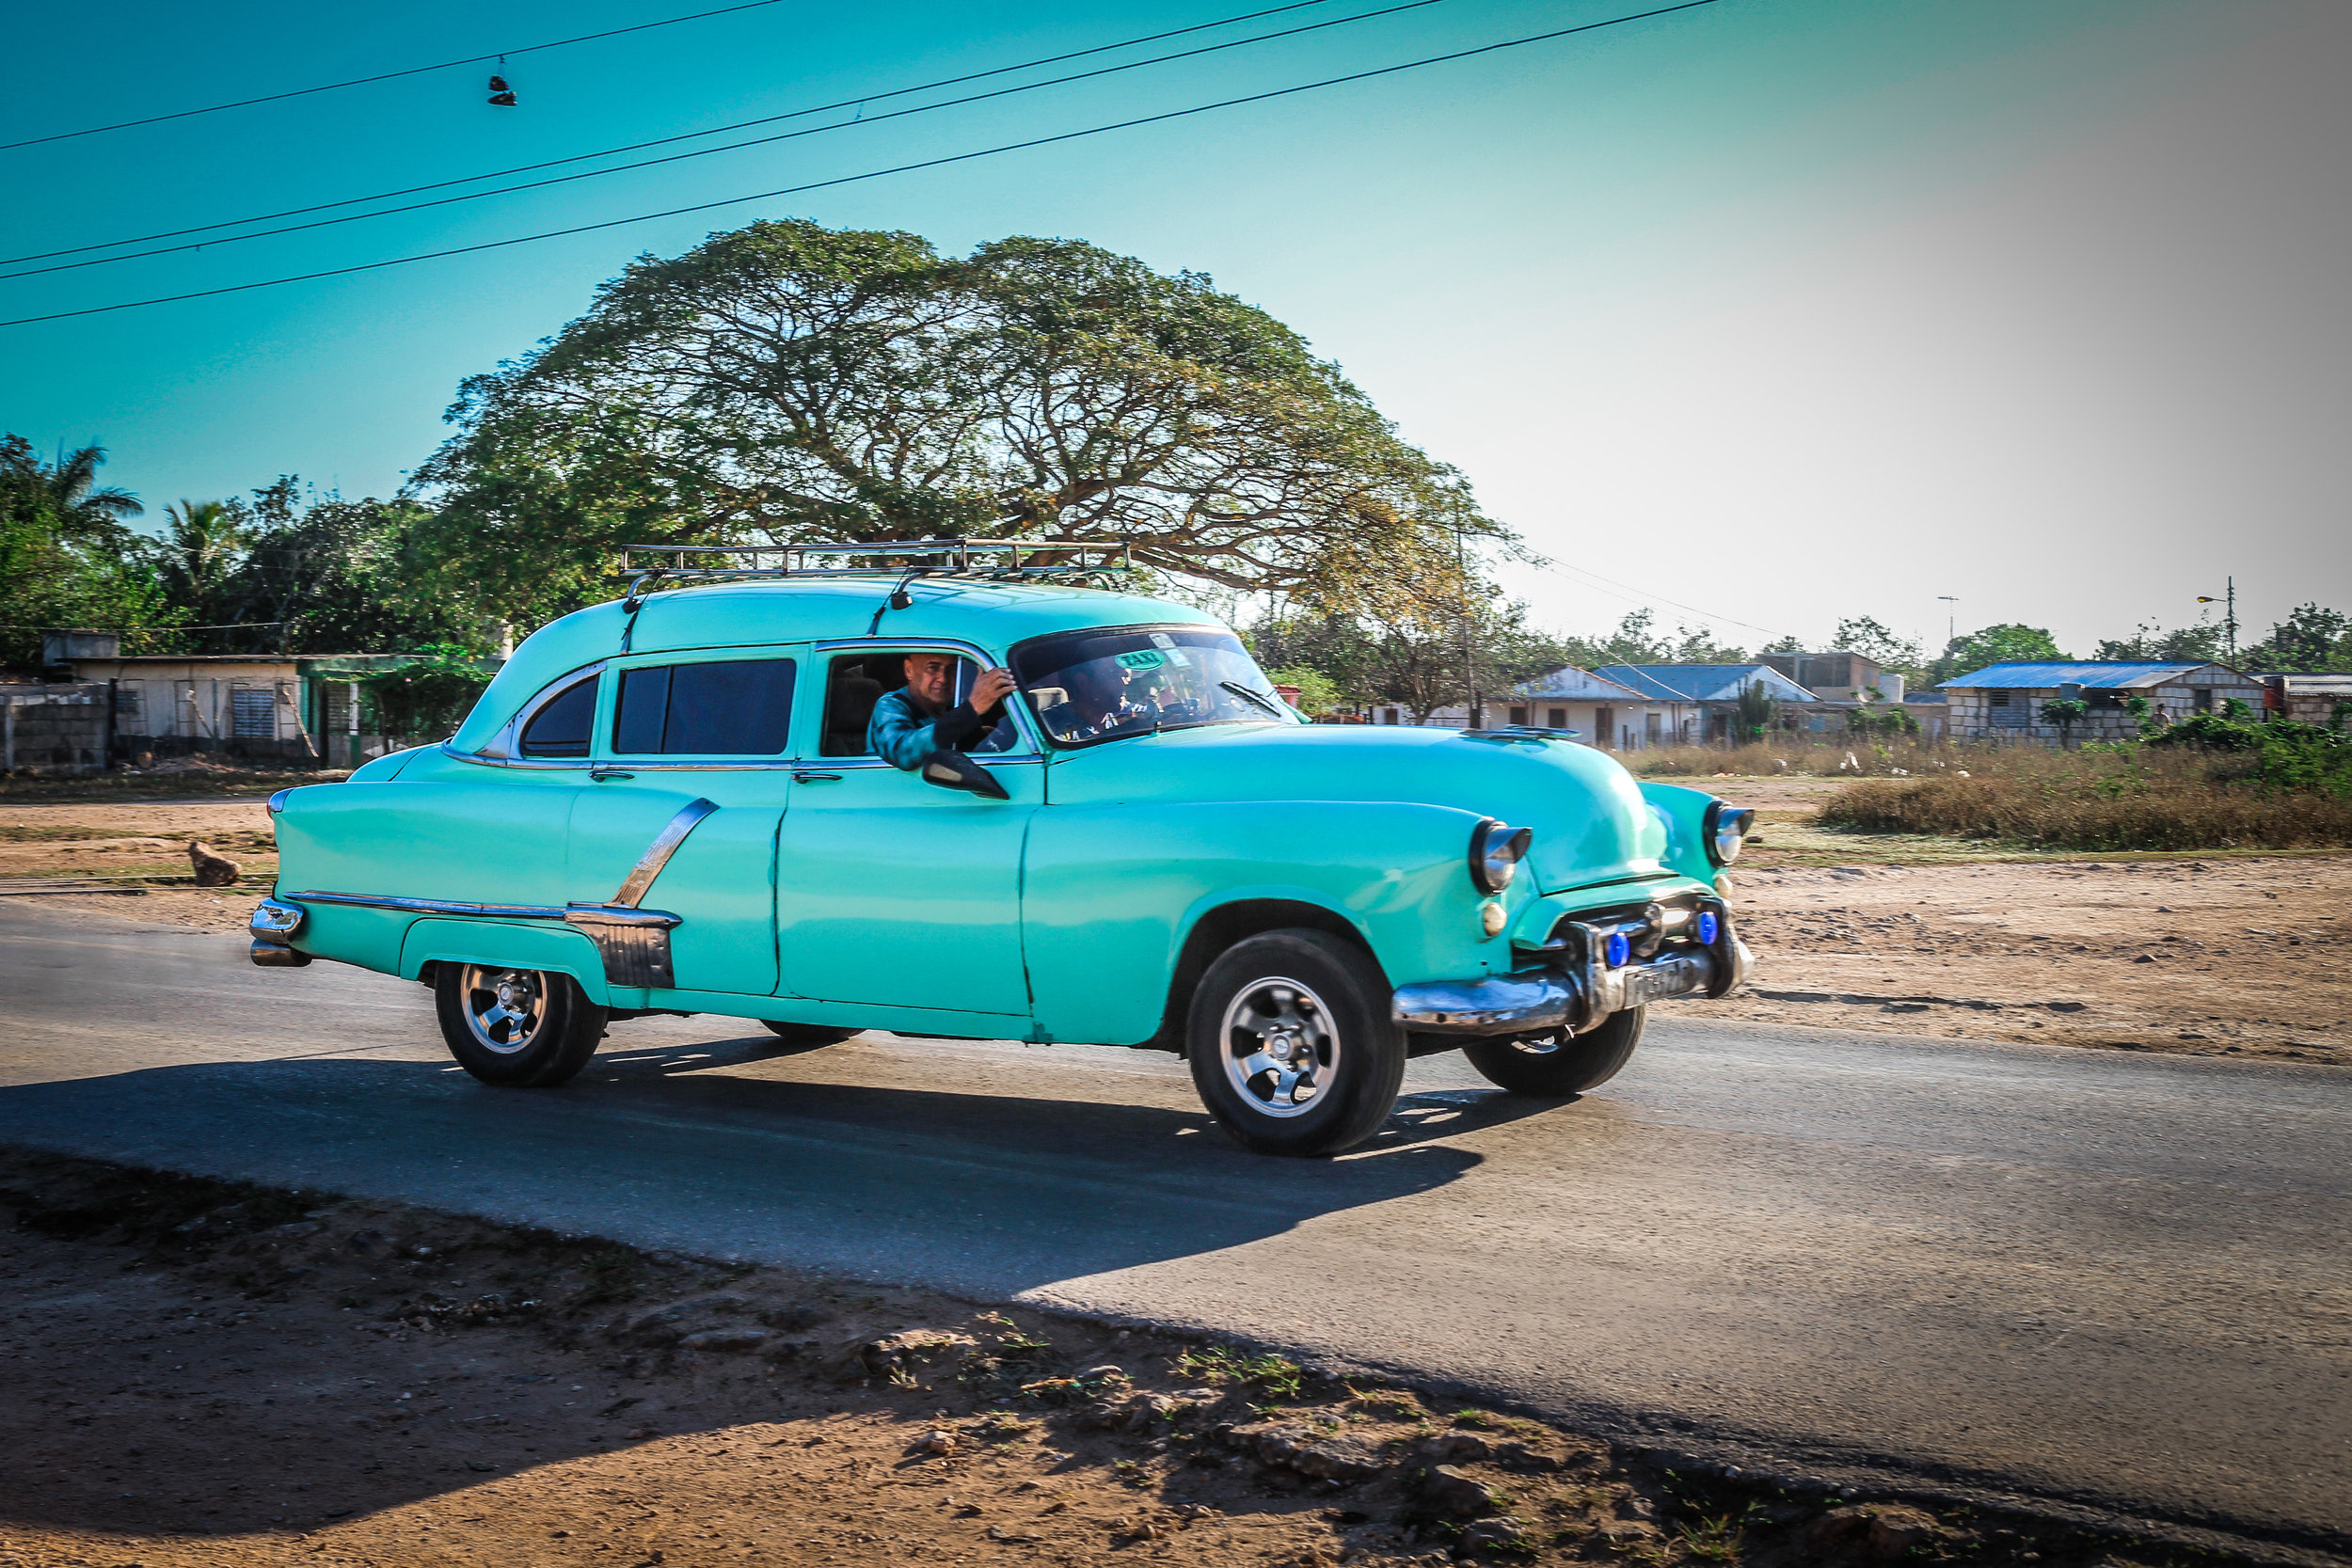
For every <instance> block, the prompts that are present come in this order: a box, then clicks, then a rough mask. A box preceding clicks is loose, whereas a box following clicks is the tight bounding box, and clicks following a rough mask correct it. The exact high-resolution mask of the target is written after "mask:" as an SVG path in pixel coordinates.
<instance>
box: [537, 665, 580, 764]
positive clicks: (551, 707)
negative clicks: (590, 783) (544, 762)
mask: <svg viewBox="0 0 2352 1568" xmlns="http://www.w3.org/2000/svg"><path fill="white" fill-rule="evenodd" d="M595 726H596V676H594V675H590V676H589V677H588V678H587V679H585V680H580V681H575V682H573V683H572V684H571V685H570V686H569V687H567V688H565V689H564V690H563V691H561V692H558V693H557V694H556V696H555V697H554V698H553V699H552V700H551V701H549V702H548V704H547V705H545V706H544V707H542V708H540V709H539V711H538V712H536V713H534V714H532V716H531V722H530V723H528V724H525V725H524V726H523V736H522V744H521V751H522V754H523V755H524V756H527V757H584V756H586V755H587V754H588V732H589V731H590V730H591V729H593V728H595Z"/></svg>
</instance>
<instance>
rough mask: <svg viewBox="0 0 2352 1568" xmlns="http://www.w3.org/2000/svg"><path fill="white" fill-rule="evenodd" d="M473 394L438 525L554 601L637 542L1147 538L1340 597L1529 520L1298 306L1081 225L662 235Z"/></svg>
mask: <svg viewBox="0 0 2352 1568" xmlns="http://www.w3.org/2000/svg"><path fill="white" fill-rule="evenodd" d="M450 417H451V419H452V420H453V422H454V423H455V424H456V425H457V426H458V434H457V435H456V436H454V437H453V438H452V439H451V440H450V441H449V442H448V443H447V444H446V445H445V446H444V447H443V448H442V449H441V450H440V451H439V452H437V454H436V455H435V456H434V457H433V459H432V460H431V462H429V463H428V464H427V465H426V466H425V467H423V468H422V469H421V471H420V474H419V482H420V483H421V485H423V486H425V487H427V488H429V489H434V490H437V491H438V492H439V497H440V504H439V506H438V508H437V513H438V515H437V519H436V520H435V521H434V522H433V523H432V524H431V525H429V527H428V528H427V530H426V531H425V532H426V536H427V538H428V544H429V547H430V549H431V551H432V553H433V554H434V555H435V556H436V557H437V559H438V560H439V561H440V562H442V563H443V565H444V567H445V569H446V578H447V581H448V582H449V584H450V586H451V588H452V590H453V591H455V592H468V593H471V594H476V595H478V596H480V598H481V599H482V601H483V602H485V603H496V604H499V605H501V606H508V607H516V608H522V607H528V608H529V609H530V610H531V612H532V614H533V615H534V616H544V615H546V614H548V613H552V612H554V611H555V610H560V609H563V608H567V607H569V606H570V605H573V604H577V603H581V602H586V601H588V600H591V599H595V598H600V597H603V596H606V595H607V594H609V593H610V592H611V586H610V583H609V579H608V578H606V577H605V573H606V570H607V555H608V552H609V551H610V549H611V548H612V546H615V545H617V544H622V543H633V542H639V541H644V542H651V543H673V544H682V543H707V544H741V543H759V542H775V541H780V540H795V541H809V540H825V541H858V540H882V539H905V538H920V537H926V536H940V535H954V534H974V535H977V534H985V533H988V532H991V531H999V530H1002V531H1016V530H1017V531H1024V532H1028V533H1032V534H1055V535H1062V536H1073V537H1086V538H1093V539H1122V540H1126V541H1128V542H1130V543H1131V545H1132V546H1133V547H1134V550H1135V554H1136V559H1137V560H1138V561H1139V562H1144V563H1147V564H1149V565H1150V566H1152V567H1153V568H1156V569H1159V570H1162V571H1165V572H1168V573H1169V574H1172V575H1174V576H1175V577H1177V578H1184V579H1190V580H1192V581H1194V582H1196V583H1202V584H1215V585H1218V586H1221V587H1223V588H1226V589H1231V590H1239V591H1244V592H1272V593H1278V594H1283V595H1286V596H1287V597H1289V598H1290V599H1292V600H1294V601H1296V602H1299V603H1301V604H1304V605H1307V606H1310V607H1311V608H1314V609H1318V610H1326V609H1327V610H1363V609H1369V608H1372V606H1373V604H1374V603H1375V601H1376V600H1377V598H1378V597H1379V588H1380V584H1382V583H1395V582H1411V581H1415V580H1418V579H1421V578H1430V577H1442V576H1443V575H1444V572H1443V569H1444V568H1446V567H1448V566H1449V565H1450V563H1452V562H1454V560H1456V558H1457V553H1458V539H1459V538H1460V537H1468V538H1470V539H1472V540H1486V541H1502V542H1504V543H1505V544H1506V546H1509V545H1510V544H1511V543H1512V542H1511V541H1510V540H1509V538H1508V535H1507V534H1506V533H1505V531H1503V530H1502V528H1501V527H1499V526H1498V525H1497V524H1495V523H1494V522H1493V521H1491V520H1490V519H1488V518H1487V517H1486V516H1485V515H1483V514H1482V513H1480V512H1479V510H1478V508H1477V506H1476V505H1475V503H1474V502H1473V500H1472V499H1471V498H1470V492H1469V488H1468V486H1467V485H1466V484H1465V483H1464V482H1463V481H1462V479H1461V476H1460V475H1459V474H1457V473H1455V472H1454V470H1453V469H1451V468H1448V467H1445V466H1443V465H1441V464H1438V463H1437V462H1434V461H1433V460H1431V459H1430V458H1429V457H1428V456H1427V455H1426V454H1424V453H1422V451H1419V450H1417V449H1415V448H1413V447H1411V446H1409V445H1407V444H1406V443H1405V442H1404V441H1402V440H1400V439H1398V438H1397V436H1396V435H1395V432H1394V431H1393V429H1392V428H1391V426H1390V424H1389V423H1388V422H1387V421H1386V420H1383V419H1382V418H1381V417H1380V415H1379V413H1378V412H1377V410H1375V408H1374V407H1373V405H1372V404H1371V402H1370V400H1369V399H1367V398H1366V397H1365V396H1364V395H1363V394H1362V393H1361V392H1360V391H1359V390H1358V389H1357V388H1355V387H1353V386H1352V385H1350V384H1349V383H1348V381H1347V380H1346V379H1345V377H1343V375H1342V374H1341V373H1340V371H1339V369H1338V367H1337V366H1335V365H1333V364H1331V363H1330V362H1328V361H1327V360H1322V359H1318V358H1316V357H1315V356H1313V355H1312V354H1311V353H1310V352H1309V350H1308V346H1307V343H1306V342H1305V341H1304V340H1303V339H1301V338H1300V337H1299V336H1298V335H1297V334H1296V333H1295V332H1293V331H1291V330H1290V329H1289V328H1288V327H1286V326H1284V325H1282V324H1281V323H1279V322H1278V321H1276V320H1275V319H1274V318H1273V317H1271V316H1269V315H1267V314H1266V313H1265V312H1264V311H1263V310H1260V309H1256V308H1255V307H1253V306H1249V305H1245V304H1243V303H1242V302H1241V301H1240V300H1237V299H1235V298H1234V297H1232V295H1230V294H1225V293H1218V292H1217V291H1216V288H1215V287H1214V286H1213V285H1212V284H1211V282H1210V280H1209V279H1208V278H1207V277H1202V276H1200V274H1197V273H1178V274H1175V275H1173V276H1168V275H1164V274H1160V273H1157V272H1154V271H1152V269H1151V268H1150V267H1148V266H1146V265H1144V264H1143V263H1142V262H1140V261H1135V260H1133V259H1132V258H1128V257H1123V256H1118V255H1114V254H1112V253H1111V252H1109V251H1106V250H1103V249H1101V248H1099V247H1097V246H1094V245H1086V244H1082V243H1078V242H1074V241H1061V240H1038V239H1025V238H1013V239H1007V240H1001V241H998V242H995V243H993V244H991V245H982V246H980V247H979V248H978V249H977V250H976V251H974V252H973V253H972V254H971V255H970V256H968V257H963V258H953V257H943V256H941V255H940V254H939V253H938V252H937V251H935V250H934V249H933V248H932V247H931V245H930V244H929V243H927V242H926V241H924V240H922V239H920V238H918V237H917V236H914V235H912V234H905V233H891V232H877V231H856V230H849V231H840V230H828V229H824V228H821V227H819V226H818V225H816V224H814V223H808V222H805V221H800V220H790V221H775V222H762V223H756V224H754V225H752V226H751V227H750V228H747V229H742V230H736V231H735V232H732V233H725V234H718V235H714V236H712V237H711V238H710V239H709V240H707V241H706V242H705V243H704V244H703V245H699V246H697V247H695V248H694V249H693V250H691V251H690V252H688V253H687V254H685V255H683V256H679V257H676V258H674V259H670V260H661V259H658V258H653V257H646V258H644V259H643V260H641V261H638V262H637V263H636V264H634V265H632V266H631V267H630V268H629V269H628V271H627V272H625V273H624V274H623V275H622V276H621V277H618V278H615V279H614V280H612V282H610V283H608V284H606V285H605V286H604V288H603V289H602V290H601V291H600V292H599V293H598V294H597V296H596V303H595V305H594V306H593V307H592V308H591V309H590V310H589V312H588V314H586V315H585V316H583V317H581V318H580V320H578V321H576V322H574V323H572V324H571V325H568V326H566V327H565V328H564V330H563V332H562V333H560V334H559V335H557V336H556V337H555V338H554V339H553V340H552V341H549V342H548V343H547V344H546V345H545V346H544V347H543V348H541V349H540V350H539V351H538V352H536V353H534V354H532V355H530V356H527V357H525V358H522V359H520V360H516V361H513V362H510V363H507V364H504V365H501V367H500V368H499V369H498V370H497V371H495V372H491V373H489V374H485V375H481V376H476V377H474V378H473V379H471V380H469V381H468V382H467V383H466V384H465V385H464V387H463V388H461V390H460V393H459V397H458V401H457V403H456V404H455V405H454V406H453V408H452V410H451V415H450Z"/></svg>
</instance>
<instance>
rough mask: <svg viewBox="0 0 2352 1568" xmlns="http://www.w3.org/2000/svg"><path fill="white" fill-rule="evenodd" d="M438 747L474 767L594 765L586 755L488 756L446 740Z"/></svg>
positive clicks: (443, 753) (456, 760) (453, 759)
mask: <svg viewBox="0 0 2352 1568" xmlns="http://www.w3.org/2000/svg"><path fill="white" fill-rule="evenodd" d="M492 744H494V745H495V744H496V741H495V740H493V742H492ZM438 749H439V751H440V753H441V754H442V755H443V756H445V757H447V758H449V759H450V760H451V761H453V762H470V763H472V764H473V765H474V766H475V767H476V768H582V769H585V768H591V767H594V766H595V765H594V764H593V763H591V762H590V761H589V760H588V759H587V758H586V757H504V756H490V755H487V754H485V753H484V752H461V751H458V750H457V749H456V748H455V747H454V746H453V744H451V743H450V742H449V741H446V740H444V741H442V742H441V744H440V747H439V748H438Z"/></svg>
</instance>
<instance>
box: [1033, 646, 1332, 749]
mask: <svg viewBox="0 0 2352 1568" xmlns="http://www.w3.org/2000/svg"><path fill="white" fill-rule="evenodd" d="M1012 673H1013V675H1014V677H1015V678H1017V679H1018V680H1019V681H1020V683H1021V689H1022V691H1023V692H1024V693H1025V695H1026V696H1027V698H1028V701H1029V706H1030V708H1031V710H1032V711H1034V712H1035V713H1036V714H1037V718H1038V722H1039V724H1041V726H1043V728H1044V730H1045V733H1046V734H1047V735H1049V736H1053V738H1054V740H1055V741H1056V743H1057V744H1059V745H1063V746H1089V745H1092V744H1093V743H1095V742H1096V741H1100V740H1116V739H1118V738H1119V737H1120V736H1129V735H1149V734H1151V733H1152V732H1153V731H1155V730H1175V729H1187V728H1190V727H1191V726H1193V725H1196V724H1239V723H1256V724H1295V723H1297V722H1298V716H1297V715H1296V714H1295V713H1293V712H1292V711H1291V710H1290V708H1289V707H1287V706H1285V705H1283V702H1282V699H1281V698H1279V697H1278V696H1276V695H1275V694H1274V683H1273V682H1271V681H1269V680H1267V679H1266V677H1265V672H1264V671H1263V670H1260V669H1259V668H1258V661H1257V660H1256V659H1253V658H1251V657H1249V650H1248V649H1247V648H1244V647H1243V646H1242V645H1241V639H1239V638H1237V637H1235V636H1234V635H1233V634H1232V632H1230V631H1225V630H1223V629H1221V628H1217V627H1211V626H1165V627H1148V626H1115V627H1108V628H1104V629H1102V630H1097V631H1076V632H1066V633H1064V634H1062V635H1060V636H1058V637H1041V638H1039V639H1038V640H1037V641H1034V642H1030V643H1027V644H1025V645H1024V646H1022V647H1020V648H1017V649H1015V650H1014V651H1013V656H1012Z"/></svg>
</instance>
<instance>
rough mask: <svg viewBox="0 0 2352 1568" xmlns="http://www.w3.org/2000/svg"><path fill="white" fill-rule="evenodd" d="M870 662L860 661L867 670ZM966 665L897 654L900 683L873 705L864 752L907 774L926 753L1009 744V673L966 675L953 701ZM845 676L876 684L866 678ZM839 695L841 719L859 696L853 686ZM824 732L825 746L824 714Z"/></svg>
mask: <svg viewBox="0 0 2352 1568" xmlns="http://www.w3.org/2000/svg"><path fill="white" fill-rule="evenodd" d="M871 662H872V661H870V660H869V661H866V667H867V669H869V670H870V668H871ZM969 663H970V661H969V660H967V659H961V658H959V657H956V656H955V655H953V654H949V653H939V652H918V653H911V654H906V655H903V656H900V672H901V673H902V675H903V676H904V681H905V684H904V685H902V686H900V687H899V688H898V689H897V690H895V691H888V692H884V693H882V695H881V696H880V697H879V698H876V699H875V700H874V701H873V705H872V713H871V717H870V718H869V719H868V720H867V721H866V751H867V752H870V753H871V754H873V755H875V756H878V757H881V758H882V759H883V760H884V761H885V762H888V763H889V764H890V765H891V766H893V767H895V768H907V769H909V770H912V769H914V768H918V767H920V766H921V765H922V761H923V758H924V757H925V756H926V755H927V754H928V753H930V752H935V751H960V752H970V751H997V750H1001V749H1002V748H1003V747H1004V746H1006V745H1008V744H1009V743H1010V740H1011V729H1012V721H1011V720H1010V719H1009V718H1008V717H1007V716H1006V713H1005V698H1006V697H1007V696H1009V695H1010V694H1011V691H1012V689H1013V682H1012V673H1011V672H1010V671H1009V670H1005V669H1001V668H999V669H992V670H982V671H979V672H978V673H977V675H976V676H972V677H970V687H969V691H968V694H967V695H965V696H964V697H963V699H962V700H961V701H958V700H957V695H956V694H957V689H959V688H960V687H962V686H963V685H964V684H965V680H964V678H963V677H964V668H965V667H966V666H968V665H969ZM837 668H838V666H836V669H837ZM850 679H852V680H860V679H862V680H863V682H865V683H870V684H873V685H877V686H878V685H879V684H880V683H879V682H876V681H874V680H873V677H872V676H871V675H870V674H866V675H864V676H863V677H857V676H853V677H850ZM839 694H840V695H841V696H842V697H843V698H844V699H845V702H844V707H845V712H844V714H843V717H844V718H847V717H849V713H848V711H846V710H847V709H848V708H849V707H850V705H853V704H854V703H855V701H856V699H857V698H859V697H862V696H863V695H864V693H863V691H862V690H861V689H854V688H853V689H848V690H843V691H841V692H840V693H839ZM828 706H829V707H830V706H831V705H830V704H829V705H828ZM825 728H826V739H827V740H828V741H829V742H830V741H831V740H832V739H833V737H834V721H833V719H832V718H831V716H830V715H829V716H828V718H827V721H826V725H825ZM998 732H1003V733H1002V734H1001V735H1000V734H999V733H998ZM829 749H830V748H829Z"/></svg>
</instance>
